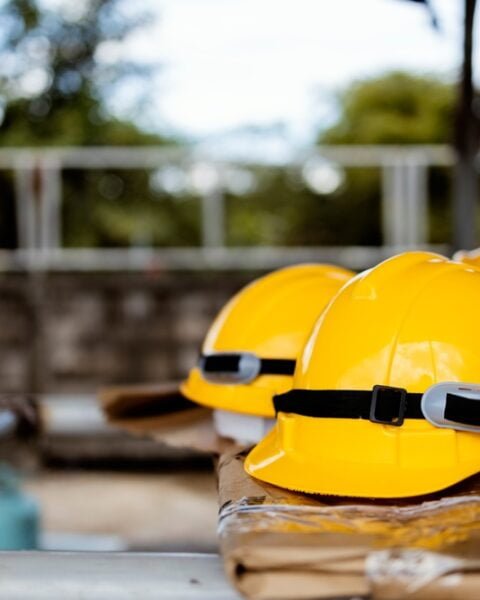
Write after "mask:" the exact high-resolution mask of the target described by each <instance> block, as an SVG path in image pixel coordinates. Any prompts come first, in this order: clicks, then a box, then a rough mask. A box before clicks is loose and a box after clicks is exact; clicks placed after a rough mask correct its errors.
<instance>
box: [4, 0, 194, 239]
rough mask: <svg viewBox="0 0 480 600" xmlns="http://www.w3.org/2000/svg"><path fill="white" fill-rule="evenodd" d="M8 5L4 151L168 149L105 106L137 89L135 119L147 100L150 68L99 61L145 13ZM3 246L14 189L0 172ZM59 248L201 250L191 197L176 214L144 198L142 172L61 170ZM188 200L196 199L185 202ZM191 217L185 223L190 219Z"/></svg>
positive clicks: (86, 4) (164, 201)
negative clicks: (178, 245) (177, 245)
mask: <svg viewBox="0 0 480 600" xmlns="http://www.w3.org/2000/svg"><path fill="white" fill-rule="evenodd" d="M49 6H51V5H49V4H48V3H44V2H42V1H40V0H7V1H6V2H4V3H3V4H2V5H1V6H0V51H1V53H2V65H1V66H0V107H1V109H2V111H1V113H2V119H1V122H0V145H1V146H17V147H18V146H48V145H54V146H59V145H68V146H82V145H83V146H84V145H89V146H90V145H92V146H102V145H111V146H115V145H122V146H128V145H136V146H138V145H145V144H155V145H159V144H165V143H168V144H172V143H173V140H170V139H165V138H164V137H162V136H160V135H158V134H152V133H149V132H146V131H144V130H142V129H141V128H139V127H138V126H137V125H136V124H135V123H133V122H131V121H128V120H124V119H120V118H115V117H114V116H112V114H111V112H110V111H109V104H108V99H109V98H112V97H114V96H115V95H116V94H122V93H123V92H124V91H125V88H126V87H128V88H129V90H132V89H138V90H140V91H141V93H140V94H139V95H138V97H137V109H138V112H144V111H145V110H146V109H147V108H148V105H149V102H150V101H151V98H150V95H149V93H148V81H149V78H150V76H151V75H152V72H153V70H154V69H156V66H155V65H145V64H138V63H132V62H128V61H126V60H117V61H111V60H110V61H102V60H101V56H102V52H103V54H105V49H107V50H108V49H110V50H111V49H112V48H113V49H115V46H117V47H118V46H119V45H121V44H122V42H123V41H124V40H125V39H126V38H127V36H129V35H130V34H131V33H132V32H134V31H136V30H137V29H138V28H141V27H143V26H144V25H145V24H146V23H147V22H148V21H149V19H150V15H146V14H145V13H143V12H141V10H140V9H138V8H137V9H135V8H134V7H133V8H132V5H131V3H128V2H127V1H126V0H84V1H79V2H76V3H72V2H63V3H62V2H60V3H55V7H54V8H53V7H50V8H49ZM0 177H1V180H0V185H1V187H2V195H1V202H2V210H1V212H0V214H1V216H0V239H1V240H2V245H3V246H7V247H14V246H15V243H16V240H15V235H14V233H13V232H14V231H15V226H14V223H13V215H14V209H13V202H14V200H13V198H14V194H13V183H12V181H11V179H12V178H11V174H6V173H1V172H0ZM63 188H64V202H63V226H64V227H63V230H64V240H63V243H64V244H65V245H66V246H96V245H102V246H118V245H120V246H125V245H129V244H131V243H143V242H148V243H154V244H160V245H161V244H169V243H172V242H174V241H177V242H178V240H181V239H182V236H183V239H184V242H185V243H188V242H189V241H190V242H193V243H195V242H198V239H199V232H198V221H197V222H196V223H195V211H193V212H192V211H188V210H187V207H188V204H189V202H188V199H187V200H186V201H185V202H184V203H183V204H182V206H181V207H180V208H179V210H175V209H176V208H177V207H176V206H175V203H174V200H173V199H171V198H169V197H166V196H165V197H164V196H161V197H154V196H153V195H152V194H151V193H150V186H149V177H148V174H147V173H145V172H142V171H115V170H105V171H98V170H95V171H92V172H89V173H85V172H81V171H76V170H68V171H65V172H64V174H63ZM190 202H193V200H190ZM191 215H192V216H191Z"/></svg>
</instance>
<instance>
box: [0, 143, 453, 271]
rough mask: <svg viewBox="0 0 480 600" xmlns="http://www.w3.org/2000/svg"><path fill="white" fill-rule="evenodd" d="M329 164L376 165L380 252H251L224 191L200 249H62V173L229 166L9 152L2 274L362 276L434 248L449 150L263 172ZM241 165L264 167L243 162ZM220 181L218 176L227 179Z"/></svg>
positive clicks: (214, 196) (206, 202)
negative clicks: (354, 272) (9, 210)
mask: <svg viewBox="0 0 480 600" xmlns="http://www.w3.org/2000/svg"><path fill="white" fill-rule="evenodd" d="M312 158H316V159H319V160H325V161H330V162H331V163H334V164H336V165H339V166H340V167H342V168H351V167H360V168H361V167H376V168H379V169H380V171H381V182H382V191H381V197H382V200H381V203H382V206H381V213H382V224H381V226H382V234H383V241H384V246H383V247H364V246H362V247H303V248H301V247H300V248H298V247H288V248H279V247H265V246H259V247H253V248H252V247H249V248H234V247H226V246H225V245H224V239H225V233H224V230H225V220H224V189H222V185H221V183H219V184H216V185H211V186H209V187H208V189H203V190H199V194H198V195H199V200H200V202H201V204H202V210H201V215H202V216H201V218H202V247H200V248H195V247H191V248H188V247H182V248H174V247H172V248H165V249H153V248H152V249H150V248H146V249H145V248H119V249H115V250H110V249H108V250H107V249H100V248H95V249H93V248H92V249H64V248H62V247H61V239H62V232H61V203H62V170H63V169H67V168H68V169H72V168H75V169H85V170H87V169H88V170H95V169H105V168H115V169H158V168H160V167H161V166H162V165H166V164H179V165H183V166H187V165H192V164H195V163H199V162H201V163H204V164H212V165H214V166H215V169H216V170H217V171H218V172H219V173H221V172H222V170H224V169H226V168H228V167H229V166H231V163H230V162H228V161H223V160H219V159H218V158H212V157H210V156H208V155H206V154H205V153H204V152H200V151H198V150H196V149H194V148H190V149H184V148H166V147H124V148H121V147H93V148H87V147H84V148H67V147H65V148H21V149H19V148H4V149H2V150H0V169H8V170H13V172H14V175H15V190H16V207H17V227H18V240H19V249H18V250H16V251H3V252H0V270H25V269H27V270H39V269H40V270H82V271H85V270H143V269H148V268H158V269H188V270H192V269H193V270H196V269H209V268H214V269H245V268H246V267H248V268H254V269H266V268H274V267H277V266H280V265H283V264H288V263H293V262H298V261H303V260H321V261H330V262H338V263H342V264H344V265H346V266H349V267H352V268H364V267H366V266H369V265H371V264H373V263H374V262H376V261H378V260H380V259H382V258H384V257H387V256H390V255H391V254H393V253H395V252H398V251H400V250H402V249H408V248H414V247H415V248H426V247H429V248H432V249H434V250H438V251H447V247H446V246H435V247H432V246H428V244H427V240H428V186H427V180H428V169H429V168H431V167H451V166H453V165H454V163H455V156H454V152H453V150H452V149H451V148H450V147H448V146H428V145H425V146H321V147H318V148H316V149H315V150H314V151H312V152H309V153H304V154H301V155H298V156H297V157H295V158H294V159H293V160H292V161H291V162H290V163H289V164H288V165H285V164H279V163H274V162H269V161H268V160H265V162H264V163H263V164H262V166H263V167H265V168H271V169H278V168H284V167H286V166H288V167H289V168H296V169H299V170H301V168H302V165H304V164H305V163H306V162H307V161H308V160H312ZM235 164H236V165H241V166H242V167H245V168H248V167H258V164H255V165H253V164H250V163H249V161H248V160H236V161H235ZM220 179H221V178H220Z"/></svg>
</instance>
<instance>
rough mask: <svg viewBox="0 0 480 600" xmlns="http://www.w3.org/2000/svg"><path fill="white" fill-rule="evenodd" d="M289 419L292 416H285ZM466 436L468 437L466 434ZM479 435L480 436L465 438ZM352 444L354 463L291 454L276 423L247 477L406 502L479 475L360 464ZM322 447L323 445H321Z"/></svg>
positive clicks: (451, 468) (458, 468)
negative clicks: (404, 499) (282, 440)
mask: <svg viewBox="0 0 480 600" xmlns="http://www.w3.org/2000/svg"><path fill="white" fill-rule="evenodd" d="M287 418H288V415H287ZM463 435H465V434H463ZM466 435H477V434H466ZM352 442H353V443H352V444H351V459H350V460H345V457H343V458H342V459H338V458H337V457H336V456H335V453H334V452H332V453H326V456H328V460H327V459H326V458H324V459H323V460H318V457H317V458H315V457H314V456H312V455H308V454H305V453H299V452H297V451H295V450H289V449H288V448H285V446H284V445H282V444H281V443H280V440H279V435H278V423H277V425H276V426H275V427H274V428H273V429H272V431H270V433H268V434H267V435H266V436H265V438H264V439H263V440H262V441H261V442H259V443H258V444H257V445H256V446H255V447H254V448H253V449H252V450H251V451H250V453H249V454H248V456H247V458H246V461H245V470H246V472H247V473H248V474H249V475H251V476H253V477H255V478H257V479H259V480H261V481H264V482H266V483H269V484H272V485H276V486H279V487H283V488H286V489H289V490H293V491H297V492H304V493H308V494H320V495H331V496H347V497H357V498H408V497H414V496H423V495H427V494H432V493H435V492H439V491H442V490H444V489H446V488H448V487H450V486H452V485H454V484H456V483H458V482H460V481H462V480H463V479H466V478H468V477H470V476H472V475H474V474H475V473H477V472H478V471H479V470H480V460H479V461H477V464H473V463H472V462H470V463H469V464H460V463H456V464H455V463H453V464H450V465H442V464H441V462H439V464H438V468H421V467H420V468H414V467H411V468H405V467H402V466H401V465H396V466H395V468H392V465H391V464H389V463H388V462H381V460H380V461H378V462H375V461H370V462H368V463H367V462H360V461H357V460H356V458H357V456H356V454H355V440H352ZM319 443H321V439H319Z"/></svg>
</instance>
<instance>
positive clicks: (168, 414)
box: [98, 382, 237, 454]
mask: <svg viewBox="0 0 480 600" xmlns="http://www.w3.org/2000/svg"><path fill="white" fill-rule="evenodd" d="M98 399H99V403H100V405H101V407H102V410H103V412H104V414H105V416H106V418H107V420H108V422H109V423H110V424H111V425H113V426H115V427H118V428H120V429H122V430H124V431H127V432H129V433H132V434H134V435H140V436H147V437H150V438H153V439H155V440H156V441H158V442H161V443H164V444H167V445H168V446H171V447H173V448H190V449H192V450H196V451H198V452H205V453H209V454H210V453H211V454H218V453H220V452H223V451H226V450H228V449H232V448H237V446H236V445H235V444H234V443H233V442H232V441H231V440H227V439H224V438H221V437H219V436H218V435H217V433H216V431H215V427H214V423H213V417H212V410H211V409H209V408H205V407H203V406H200V405H198V404H195V403H194V402H191V401H190V400H188V398H185V396H183V394H182V393H181V392H180V384H179V383H176V382H171V383H160V384H149V385H131V386H117V387H111V388H104V389H102V390H100V391H99V392H98Z"/></svg>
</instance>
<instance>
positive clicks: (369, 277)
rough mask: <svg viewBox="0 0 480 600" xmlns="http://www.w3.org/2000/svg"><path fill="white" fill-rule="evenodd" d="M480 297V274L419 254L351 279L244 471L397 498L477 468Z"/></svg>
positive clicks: (313, 487) (271, 479)
mask: <svg viewBox="0 0 480 600" xmlns="http://www.w3.org/2000/svg"><path fill="white" fill-rule="evenodd" d="M479 300H480V271H478V270H476V269H474V268H472V267H469V266H468V265H466V264H462V263H458V262H454V261H451V260H448V259H446V258H444V257H441V256H438V255H436V254H431V253H425V252H411V253H404V254H401V255H399V256H397V257H394V258H392V259H389V260H387V261H385V262H383V263H381V264H379V265H378V266H377V267H375V268H373V269H371V270H369V271H366V272H364V273H362V274H360V275H358V276H357V277H355V278H354V279H352V280H351V281H350V282H349V283H347V284H346V285H345V286H344V287H343V289H342V290H341V291H340V293H339V294H337V295H336V297H335V298H334V300H333V301H332V302H331V303H330V304H329V305H328V307H327V308H326V309H325V311H324V312H323V314H322V315H321V316H320V318H319V320H318V321H317V323H316V325H315V328H314V330H313V333H312V335H311V337H310V339H309V341H308V342H307V344H306V346H305V349H304V352H303V356H302V358H301V359H300V360H299V363H298V366H297V369H296V372H295V377H294V385H293V388H294V389H292V390H291V391H290V392H288V393H285V394H281V395H277V396H276V397H275V398H274V405H275V409H276V412H277V424H276V426H275V428H274V429H272V431H271V432H270V433H269V434H268V435H267V436H266V437H265V438H264V439H263V440H262V441H261V442H260V443H259V444H258V445H257V446H256V447H255V448H254V449H253V450H252V451H251V453H250V454H249V456H248V458H247V460H246V463H245V468H246V470H247V472H248V473H249V474H250V475H253V476H255V477H257V478H259V479H261V480H263V481H266V482H268V483H272V484H275V485H278V486H281V487H285V488H288V489H292V490H298V491H303V492H308V493H318V494H332V495H341V496H357V497H377V498H398V497H408V496H416V495H423V494H427V493H431V492H436V491H439V490H442V489H444V488H446V487H448V486H450V485H452V484H454V483H456V482H459V481H461V480H462V479H464V478H466V477H469V476H470V475H473V474H475V473H477V472H478V471H480V344H479V341H478V340H479V339H480V316H479V311H478V303H479ZM471 382H474V383H473V384H472V383H471ZM475 382H477V383H476V384H475Z"/></svg>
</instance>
